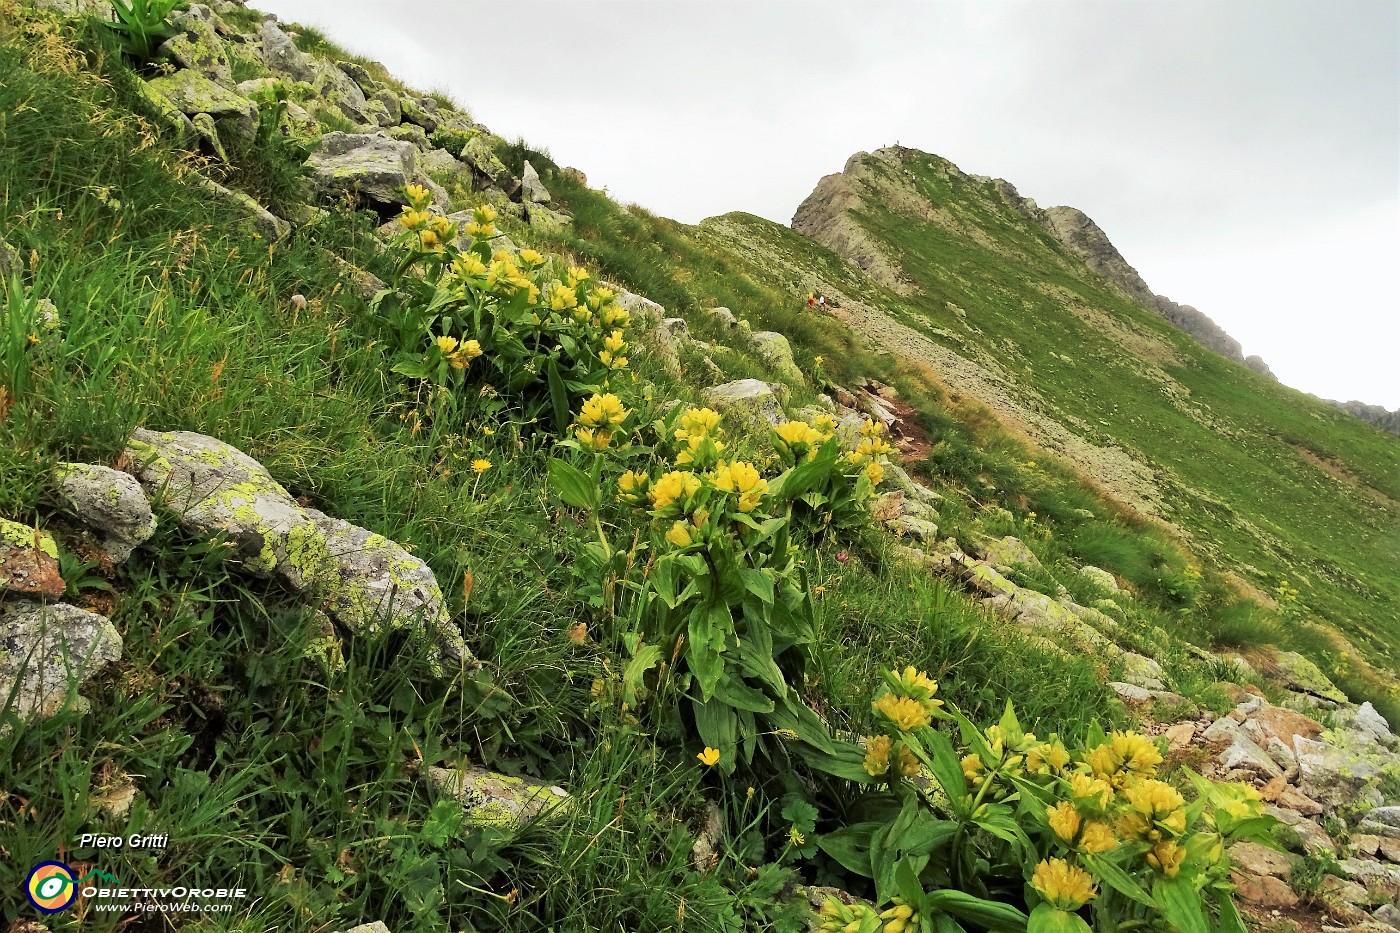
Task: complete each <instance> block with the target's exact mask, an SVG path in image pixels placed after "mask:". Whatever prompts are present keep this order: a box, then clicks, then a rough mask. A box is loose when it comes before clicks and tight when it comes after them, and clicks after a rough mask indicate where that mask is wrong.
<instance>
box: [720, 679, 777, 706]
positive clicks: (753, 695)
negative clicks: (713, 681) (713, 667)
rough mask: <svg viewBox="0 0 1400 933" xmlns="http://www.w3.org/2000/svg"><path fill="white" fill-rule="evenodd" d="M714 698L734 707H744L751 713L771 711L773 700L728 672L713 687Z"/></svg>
mask: <svg viewBox="0 0 1400 933" xmlns="http://www.w3.org/2000/svg"><path fill="white" fill-rule="evenodd" d="M715 699H716V700H719V701H720V702H721V703H727V704H729V705H730V706H732V707H734V708H735V709H746V710H748V711H749V712H751V713H771V712H773V700H772V699H771V698H770V697H768V696H766V695H765V694H764V693H763V692H762V691H760V690H755V689H754V688H753V687H750V686H749V685H748V684H746V683H744V682H743V681H741V680H739V679H738V678H737V677H734V676H733V675H732V674H728V673H726V674H725V675H724V676H723V677H722V678H720V682H719V684H718V685H717V686H716V687H715Z"/></svg>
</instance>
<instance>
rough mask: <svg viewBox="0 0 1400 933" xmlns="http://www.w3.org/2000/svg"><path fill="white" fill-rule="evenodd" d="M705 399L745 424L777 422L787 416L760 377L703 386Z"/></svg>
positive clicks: (775, 396)
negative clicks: (708, 386) (710, 386)
mask: <svg viewBox="0 0 1400 933" xmlns="http://www.w3.org/2000/svg"><path fill="white" fill-rule="evenodd" d="M705 403H706V404H707V405H709V406H711V407H712V408H714V409H715V410H716V411H719V412H722V413H725V414H728V415H730V416H731V417H732V418H733V420H734V421H736V422H739V423H740V424H744V425H746V426H749V427H760V428H761V427H764V426H770V425H779V424H782V423H783V422H784V421H786V420H787V418H786V416H785V415H784V414H783V406H782V403H781V402H779V401H778V396H777V395H776V394H774V392H773V389H772V387H771V386H769V385H768V383H766V382H764V381H762V380H761V379H739V380H737V381H735V382H726V383H725V384H724V385H718V386H714V387H712V388H709V389H706V390H705Z"/></svg>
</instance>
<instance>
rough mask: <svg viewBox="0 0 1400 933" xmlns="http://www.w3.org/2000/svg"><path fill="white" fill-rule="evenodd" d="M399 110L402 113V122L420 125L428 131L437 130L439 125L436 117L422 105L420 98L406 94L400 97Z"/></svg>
mask: <svg viewBox="0 0 1400 933" xmlns="http://www.w3.org/2000/svg"><path fill="white" fill-rule="evenodd" d="M399 110H400V111H401V112H402V113H403V119H404V122H406V123H413V124H416V125H418V126H421V127H422V128H423V129H425V130H426V131H428V132H429V133H434V132H437V128H438V126H439V123H438V119H437V117H435V116H433V114H431V113H430V112H429V111H428V109H427V108H426V107H424V106H423V102H422V100H421V99H417V98H413V97H407V96H403V97H400V98H399Z"/></svg>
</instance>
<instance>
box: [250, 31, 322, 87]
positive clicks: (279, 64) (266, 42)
mask: <svg viewBox="0 0 1400 933" xmlns="http://www.w3.org/2000/svg"><path fill="white" fill-rule="evenodd" d="M258 40H259V42H260V43H261V46H262V58H263V62H264V63H266V65H267V67H268V68H271V69H272V70H273V71H275V72H276V73H277V74H279V75H283V76H285V77H288V78H291V79H292V80H293V81H305V82H307V83H308V84H310V83H312V82H314V81H315V80H316V63H315V62H314V61H312V60H311V58H310V57H309V56H308V55H306V53H304V52H302V51H301V50H300V49H298V48H297V45H296V43H295V42H293V41H292V37H291V36H289V35H287V34H286V33H285V32H283V31H282V29H281V28H280V27H279V26H278V25H277V23H276V22H274V21H273V20H270V19H268V20H264V21H263V24H262V26H261V28H259V29H258Z"/></svg>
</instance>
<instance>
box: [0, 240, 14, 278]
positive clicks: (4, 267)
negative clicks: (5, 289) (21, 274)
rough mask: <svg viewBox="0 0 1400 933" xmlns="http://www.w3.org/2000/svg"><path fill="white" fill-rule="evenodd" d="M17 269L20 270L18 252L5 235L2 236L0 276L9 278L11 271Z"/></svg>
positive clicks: (0, 241) (0, 242) (0, 243)
mask: <svg viewBox="0 0 1400 933" xmlns="http://www.w3.org/2000/svg"><path fill="white" fill-rule="evenodd" d="M17 271H19V260H18V254H17V253H16V252H15V248H14V247H13V246H11V245H10V244H9V242H8V241H7V240H6V239H5V238H4V237H0V278H6V279H8V278H9V277H10V275H11V273H13V272H17Z"/></svg>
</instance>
